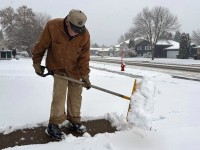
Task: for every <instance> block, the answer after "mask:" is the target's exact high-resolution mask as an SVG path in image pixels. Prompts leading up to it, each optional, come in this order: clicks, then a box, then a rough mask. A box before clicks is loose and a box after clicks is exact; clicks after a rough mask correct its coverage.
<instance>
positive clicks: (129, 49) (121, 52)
mask: <svg viewBox="0 0 200 150" xmlns="http://www.w3.org/2000/svg"><path fill="white" fill-rule="evenodd" d="M131 42H132V40H131V39H129V40H126V41H124V42H122V43H119V44H117V45H114V46H113V47H111V48H110V50H109V51H110V52H109V54H110V56H114V57H132V56H134V54H135V53H136V52H135V48H134V47H133V46H132V45H131V44H130V43H131ZM135 55H136V54H135Z"/></svg>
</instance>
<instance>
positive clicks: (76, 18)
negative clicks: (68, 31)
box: [67, 9, 87, 27]
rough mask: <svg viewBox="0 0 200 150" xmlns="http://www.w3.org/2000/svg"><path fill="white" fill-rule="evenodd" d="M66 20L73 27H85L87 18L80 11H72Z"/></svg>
mask: <svg viewBox="0 0 200 150" xmlns="http://www.w3.org/2000/svg"><path fill="white" fill-rule="evenodd" d="M67 18H68V20H69V21H70V22H71V23H72V24H73V25H75V26H77V27H85V22H86V20H87V17H86V15H85V14H84V12H82V11H81V10H75V9H72V10H71V11H70V12H69V14H68V16H67Z"/></svg>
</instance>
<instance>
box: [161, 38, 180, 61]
mask: <svg viewBox="0 0 200 150" xmlns="http://www.w3.org/2000/svg"><path fill="white" fill-rule="evenodd" d="M168 42H169V45H171V46H169V47H167V48H164V49H163V51H164V54H166V58H177V55H178V53H179V47H180V43H178V42H176V41H172V40H169V41H168Z"/></svg>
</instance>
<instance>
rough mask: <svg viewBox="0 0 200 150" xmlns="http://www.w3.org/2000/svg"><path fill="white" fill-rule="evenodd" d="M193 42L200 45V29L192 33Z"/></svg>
mask: <svg viewBox="0 0 200 150" xmlns="http://www.w3.org/2000/svg"><path fill="white" fill-rule="evenodd" d="M192 41H193V42H195V44H198V45H200V29H198V30H196V31H193V32H192Z"/></svg>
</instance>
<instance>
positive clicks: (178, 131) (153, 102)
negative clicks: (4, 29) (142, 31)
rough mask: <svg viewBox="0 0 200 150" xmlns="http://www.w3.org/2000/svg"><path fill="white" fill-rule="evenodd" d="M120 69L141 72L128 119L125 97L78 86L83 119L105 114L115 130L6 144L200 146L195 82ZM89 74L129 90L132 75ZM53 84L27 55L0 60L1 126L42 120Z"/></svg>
mask: <svg viewBox="0 0 200 150" xmlns="http://www.w3.org/2000/svg"><path fill="white" fill-rule="evenodd" d="M176 63H178V62H177V60H176ZM181 63H182V62H181ZM186 64H187V63H186ZM197 64H198V63H197ZM199 64H200V63H199ZM91 66H92V67H95V68H106V69H108V70H113V71H116V70H118V71H119V67H118V66H116V65H113V66H110V65H107V64H96V63H92V62H91ZM125 73H131V74H134V75H139V76H143V78H137V82H138V84H137V86H138V88H137V90H136V92H135V93H134V95H133V96H132V100H131V106H132V111H131V112H130V113H129V116H128V118H129V123H127V122H126V115H127V110H128V106H129V101H127V100H124V99H122V98H119V97H116V96H113V95H110V94H106V93H104V92H101V91H97V90H95V89H90V90H84V91H83V104H82V110H81V112H82V114H81V115H82V120H89V119H98V118H106V119H109V120H110V121H111V122H112V124H113V125H116V126H117V128H118V129H120V131H118V132H115V133H104V134H98V135H96V136H94V137H90V136H89V135H88V134H85V135H84V136H83V137H79V138H77V137H74V136H72V135H68V136H67V137H66V139H65V140H63V141H61V142H52V143H48V144H39V145H27V146H16V147H14V148H8V149H34V150H35V149H38V150H41V149H48V150H51V149H52V150H54V149H70V150H89V149H92V150H93V149H94V150H106V149H109V150H110V149H112V150H123V149H124V150H133V149H137V150H147V149H148V150H150V149H152V150H188V149H191V150H199V148H200V143H199V142H200V137H199V135H200V119H199V116H200V109H199V106H200V101H199V91H200V82H197V81H189V80H181V79H175V78H172V77H171V76H170V75H168V74H164V73H160V72H155V71H147V70H139V69H133V68H128V67H127V68H126V70H125ZM90 76H91V82H92V84H93V85H97V86H100V87H103V88H106V89H109V90H112V91H115V92H118V93H121V94H123V95H127V96H131V91H132V86H133V83H134V79H135V78H131V77H128V76H122V75H119V74H117V73H111V72H106V71H101V70H98V69H93V68H91V75H90ZM52 86H53V79H52V77H50V76H49V77H46V78H41V77H38V76H37V75H35V73H34V70H33V68H32V61H31V60H30V59H20V60H10V61H8V60H1V61H0V132H3V133H4V134H6V133H9V132H12V131H13V130H15V129H21V128H25V127H32V126H36V125H37V123H43V124H47V121H48V118H49V111H50V104H51V96H52ZM150 128H151V130H149V129H150Z"/></svg>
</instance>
